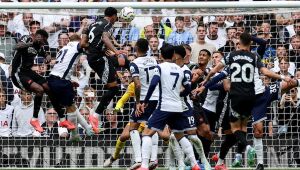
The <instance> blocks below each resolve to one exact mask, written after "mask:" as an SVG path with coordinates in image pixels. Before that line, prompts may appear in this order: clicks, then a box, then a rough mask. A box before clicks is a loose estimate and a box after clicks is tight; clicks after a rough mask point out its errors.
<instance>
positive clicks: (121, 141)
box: [103, 82, 145, 167]
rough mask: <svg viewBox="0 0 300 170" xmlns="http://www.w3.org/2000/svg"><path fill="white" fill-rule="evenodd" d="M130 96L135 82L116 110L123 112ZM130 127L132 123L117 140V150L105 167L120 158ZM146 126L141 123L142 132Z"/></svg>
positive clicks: (131, 84) (105, 163)
mask: <svg viewBox="0 0 300 170" xmlns="http://www.w3.org/2000/svg"><path fill="white" fill-rule="evenodd" d="M130 97H134V83H133V82H131V83H130V84H129V85H128V87H127V90H126V92H125V94H124V95H123V96H122V97H121V99H119V100H118V102H117V105H116V107H115V109H114V112H121V111H122V110H123V107H124V104H125V103H126V102H127V101H128V100H129V98H130ZM129 127H130V123H127V125H126V126H125V128H124V130H123V132H122V134H121V136H120V137H119V138H118V140H117V143H116V149H115V152H114V153H113V154H112V156H111V157H110V158H108V159H107V160H106V161H105V162H104V165H103V166H104V167H109V166H111V164H112V163H113V162H114V161H115V160H117V159H118V158H119V156H120V152H121V150H122V149H123V148H124V145H125V142H126V141H127V140H128V139H129V138H130V134H129ZM144 127H145V124H144V123H141V124H140V127H139V129H138V131H139V132H142V131H143V129H144Z"/></svg>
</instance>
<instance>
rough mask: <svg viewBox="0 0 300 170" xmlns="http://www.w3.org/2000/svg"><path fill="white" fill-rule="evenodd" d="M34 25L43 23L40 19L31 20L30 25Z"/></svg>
mask: <svg viewBox="0 0 300 170" xmlns="http://www.w3.org/2000/svg"><path fill="white" fill-rule="evenodd" d="M32 25H41V23H40V22H39V21H31V22H30V23H29V26H32Z"/></svg>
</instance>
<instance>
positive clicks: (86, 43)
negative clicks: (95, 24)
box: [80, 28, 89, 48]
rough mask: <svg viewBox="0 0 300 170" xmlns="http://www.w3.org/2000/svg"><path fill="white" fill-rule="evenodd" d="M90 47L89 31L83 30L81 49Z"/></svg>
mask: <svg viewBox="0 0 300 170" xmlns="http://www.w3.org/2000/svg"><path fill="white" fill-rule="evenodd" d="M88 46H89V38H88V29H87V28H85V29H83V30H82V34H81V40H80V48H87V47H88Z"/></svg>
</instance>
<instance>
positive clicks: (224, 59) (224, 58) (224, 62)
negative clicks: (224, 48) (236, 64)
mask: <svg viewBox="0 0 300 170" xmlns="http://www.w3.org/2000/svg"><path fill="white" fill-rule="evenodd" d="M229 56H230V53H229V54H228V55H227V56H225V57H223V58H222V59H221V63H222V64H223V65H224V66H226V65H228V62H229Z"/></svg>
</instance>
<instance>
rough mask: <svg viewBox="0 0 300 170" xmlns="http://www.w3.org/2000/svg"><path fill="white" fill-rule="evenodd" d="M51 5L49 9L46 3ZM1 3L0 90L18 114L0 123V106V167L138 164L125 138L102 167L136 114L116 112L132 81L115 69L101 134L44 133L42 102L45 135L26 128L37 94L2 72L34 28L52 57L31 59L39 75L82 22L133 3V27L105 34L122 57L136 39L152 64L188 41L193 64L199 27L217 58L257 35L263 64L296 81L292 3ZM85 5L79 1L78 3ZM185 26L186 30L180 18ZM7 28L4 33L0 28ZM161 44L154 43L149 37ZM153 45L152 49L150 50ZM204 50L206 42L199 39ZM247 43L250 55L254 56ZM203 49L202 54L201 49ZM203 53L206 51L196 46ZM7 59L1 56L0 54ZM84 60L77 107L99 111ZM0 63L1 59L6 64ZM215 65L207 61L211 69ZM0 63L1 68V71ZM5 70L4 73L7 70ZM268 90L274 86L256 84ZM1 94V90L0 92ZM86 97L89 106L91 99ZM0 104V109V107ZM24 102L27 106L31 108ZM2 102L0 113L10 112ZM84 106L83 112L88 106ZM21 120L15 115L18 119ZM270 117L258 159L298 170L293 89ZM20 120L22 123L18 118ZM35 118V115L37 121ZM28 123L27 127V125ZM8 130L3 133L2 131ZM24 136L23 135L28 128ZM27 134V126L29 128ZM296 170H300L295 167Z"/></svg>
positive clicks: (298, 21) (296, 21) (96, 88)
mask: <svg viewBox="0 0 300 170" xmlns="http://www.w3.org/2000/svg"><path fill="white" fill-rule="evenodd" d="M52 1H53V2H52ZM69 1H70V2H56V1H55V0H51V2H30V3H20V2H6V3H4V2H3V3H1V4H0V28H1V29H0V78H1V81H0V87H1V89H2V90H4V91H5V94H4V95H5V99H4V100H5V105H6V104H9V105H11V106H13V107H14V111H13V112H12V113H11V114H6V116H7V117H6V116H1V113H2V112H3V113H4V111H2V107H0V109H1V110H0V167H1V168H7V169H10V168H13V169H14V168H24V169H56V168H67V169H82V168H84V169H111V170H113V169H116V170H117V169H126V168H128V167H130V166H131V165H132V164H133V163H134V155H133V148H132V145H131V141H130V139H129V140H128V141H127V142H126V144H125V147H124V149H123V150H122V151H121V153H120V158H119V159H118V160H116V161H115V162H114V163H113V164H112V167H110V168H105V167H103V163H104V161H105V160H106V159H108V158H109V157H110V156H111V155H112V154H113V153H114V151H115V145H116V141H117V139H118V137H119V136H120V135H121V133H122V131H123V129H124V128H125V126H126V125H127V123H128V121H129V116H130V114H131V112H132V110H133V108H134V103H135V102H134V97H130V98H129V101H128V102H126V103H125V105H124V108H122V109H121V111H119V112H114V111H113V110H114V108H115V107H116V103H117V101H118V100H119V99H120V98H121V97H122V95H123V94H124V93H125V92H126V89H127V87H128V85H129V83H130V81H131V76H130V71H129V70H126V69H124V68H117V75H116V76H117V77H118V83H119V89H120V92H119V93H118V95H117V96H116V97H115V98H114V99H113V100H112V101H111V104H110V105H109V106H108V108H107V109H106V110H105V112H104V113H103V114H102V116H103V119H104V120H105V127H104V130H103V131H102V132H100V133H99V134H96V135H93V136H87V135H86V134H85V132H84V130H82V128H79V129H81V131H79V134H80V137H81V140H80V141H71V140H70V132H68V131H64V130H61V129H58V128H57V126H56V127H55V126H54V127H48V126H47V122H50V124H51V126H52V125H54V124H55V122H57V120H58V118H57V115H55V113H53V109H52V110H51V105H50V102H49V100H48V98H47V96H46V95H44V99H43V103H42V109H41V111H40V112H41V118H40V117H39V119H40V120H41V121H43V123H45V126H46V128H47V133H42V134H39V133H36V132H34V131H32V132H31V133H28V134H25V132H26V133H27V132H28V131H27V130H28V127H27V126H28V125H29V123H28V120H25V119H26V118H25V117H27V116H23V115H22V114H24V115H28V114H32V111H28V110H29V108H30V107H32V102H33V96H34V94H32V95H30V96H31V97H28V98H26V97H24V94H22V92H21V90H19V89H17V88H15V87H12V86H11V85H10V84H11V83H12V82H11V80H10V77H9V73H8V72H7V71H8V69H7V68H8V67H9V65H10V64H11V61H12V59H13V53H14V49H15V47H16V44H17V42H18V38H20V37H21V36H22V35H31V34H33V33H34V32H35V31H36V30H37V29H45V30H46V31H47V32H48V33H49V38H48V43H49V44H48V45H49V47H48V48H47V50H48V51H47V52H48V53H49V54H50V56H51V57H52V61H51V62H50V63H49V64H45V62H44V61H43V58H41V57H37V58H36V59H35V63H34V69H35V71H37V72H38V73H39V74H41V75H42V76H45V77H47V76H49V72H50V71H51V69H52V67H53V64H55V59H56V56H57V53H58V51H59V49H60V48H61V47H62V46H63V45H66V44H67V43H68V42H69V36H70V35H71V34H75V33H78V34H80V33H81V31H82V27H83V25H84V24H85V25H88V24H91V23H93V22H94V21H95V20H97V18H99V17H102V16H103V12H104V9H105V8H106V7H110V6H112V7H116V8H117V9H118V12H119V11H120V10H121V8H123V7H126V6H130V7H132V8H133V9H134V10H135V15H136V16H135V19H134V20H133V21H131V22H130V23H125V22H121V21H120V20H119V21H117V22H116V23H115V24H114V28H113V30H112V31H111V34H112V36H114V38H115V45H116V47H117V48H118V49H122V50H126V51H127V55H128V56H133V57H134V56H136V54H135V48H134V44H135V42H136V41H137V39H138V38H146V39H148V40H149V42H150V46H149V51H150V53H151V52H153V53H151V55H153V57H157V58H159V55H160V53H159V47H161V45H162V44H163V42H166V43H170V44H174V45H182V44H190V46H191V54H190V62H193V63H196V64H197V63H198V62H199V60H198V57H199V51H200V50H199V48H200V47H198V46H197V42H198V41H199V37H201V35H200V33H199V32H198V26H199V25H204V28H205V31H206V32H205V43H207V44H210V45H207V47H208V48H207V50H208V51H209V52H211V54H213V53H214V51H221V52H222V53H223V54H224V55H227V54H228V53H230V52H231V51H233V50H235V48H236V47H237V45H238V43H239V42H238V36H239V35H240V34H241V33H242V32H243V31H247V32H249V33H250V34H251V35H252V36H255V37H259V38H263V39H264V40H265V41H266V42H267V44H266V46H265V52H264V54H263V56H261V58H262V62H263V64H265V66H266V67H267V68H268V69H270V70H272V71H274V72H276V73H278V74H282V75H288V76H290V77H293V78H295V79H300V9H299V7H300V2H298V1H276V2H274V1H261V2H255V1H254V2H87V1H83V2H77V1H76V2H71V1H72V0H69ZM79 1H81V0H79ZM178 20H181V21H183V25H182V26H180V24H178V23H176V21H178ZM178 27H182V28H180V29H182V30H183V31H184V32H189V34H187V36H189V37H190V38H187V37H179V36H177V34H175V35H173V34H172V32H176V31H177V28H178ZM2 28H3V29H2ZM3 30H4V31H3ZM153 37H157V38H154V39H155V40H156V41H157V42H151V41H150V38H153ZM151 43H157V45H153V44H151ZM201 43H202V42H201ZM257 46H258V45H257V44H255V43H253V48H252V49H253V51H255V50H257ZM201 48H202V47H201ZM202 49H206V48H204V47H203V48H202ZM2 55H3V56H4V57H3V56H2ZM86 57H87V56H86V53H81V54H80V57H79V58H80V59H79V61H78V63H77V64H76V68H75V70H74V71H73V75H72V76H73V77H74V79H75V80H76V81H77V82H78V83H79V87H76V105H77V107H78V109H80V110H81V111H82V114H83V116H86V117H88V115H89V114H93V113H94V112H95V108H96V106H97V104H98V102H99V101H100V100H101V96H102V95H103V93H104V92H105V91H106V88H105V86H104V84H103V83H102V82H101V78H99V76H98V75H97V74H95V73H94V72H93V70H92V69H91V68H90V67H89V66H88V63H87V59H86ZM1 58H3V59H4V61H3V63H1V62H2V60H1ZM212 64H213V58H211V61H210V62H209V64H208V65H209V66H212ZM2 65H5V66H3V67H2ZM6 70H7V71H6ZM261 78H262V79H263V81H264V84H265V85H269V84H270V83H271V82H272V81H273V80H271V79H269V78H267V77H261ZM2 90H0V93H1V91H2ZM87 98H88V99H87ZM1 100H3V99H1V98H0V105H1ZM28 100H30V101H28ZM5 105H3V107H4V108H3V110H5V108H7V106H5ZM87 107H88V108H87ZM18 111H19V112H20V113H16V112H18ZM267 113H268V117H267V118H266V120H264V135H263V154H264V160H263V161H264V165H265V167H266V168H267V169H270V170H271V169H274V170H275V169H297V168H298V167H300V88H294V89H292V90H290V91H289V92H288V93H286V94H284V95H283V96H282V97H281V98H280V99H279V100H277V101H274V102H272V104H271V105H270V106H269V107H268V111H267ZM16 115H18V116H19V117H17V116H16ZM39 116H40V115H39ZM26 121H27V122H26ZM222 123H223V122H222V116H221V118H220V120H219V121H218V123H216V127H213V128H212V129H215V131H214V141H213V143H212V147H211V150H210V154H209V157H208V158H209V161H210V163H211V165H212V166H214V165H215V162H213V161H212V160H211V156H212V155H213V154H217V153H218V152H219V151H220V145H221V142H222V140H223V139H224V134H223V133H222ZM7 127H9V129H10V130H9V132H8V131H7ZM24 129H26V130H24ZM29 129H30V128H29ZM247 132H248V134H247V140H248V144H249V145H251V146H253V138H254V133H253V128H252V121H251V120H249V125H248V128H247ZM235 153H236V147H234V148H233V149H231V150H230V151H229V153H228V154H227V157H226V160H225V162H226V165H227V166H228V167H231V165H232V162H233V160H234V156H235ZM169 159H170V150H169V148H168V143H167V142H166V141H163V140H161V139H159V143H158V163H159V166H158V167H159V169H168V165H169ZM247 159H248V158H247V154H243V162H244V166H243V167H241V168H236V169H251V168H253V167H249V166H248V165H247ZM299 169H300V168H299Z"/></svg>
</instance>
